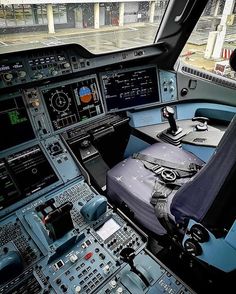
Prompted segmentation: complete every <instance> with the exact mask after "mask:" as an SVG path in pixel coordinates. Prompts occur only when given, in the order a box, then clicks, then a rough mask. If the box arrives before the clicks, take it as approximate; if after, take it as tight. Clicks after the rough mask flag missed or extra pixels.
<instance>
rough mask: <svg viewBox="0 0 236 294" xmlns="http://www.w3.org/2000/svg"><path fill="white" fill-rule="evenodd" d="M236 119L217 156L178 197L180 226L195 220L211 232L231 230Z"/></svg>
mask: <svg viewBox="0 0 236 294" xmlns="http://www.w3.org/2000/svg"><path fill="white" fill-rule="evenodd" d="M235 189H236V115H235V116H234V118H233V119H232V121H231V123H230V125H229V126H228V128H227V130H226V132H225V134H224V136H223V137H222V139H221V141H220V143H219V145H218V147H217V148H216V151H215V153H214V155H213V156H212V157H211V159H210V160H209V162H208V163H207V164H206V165H205V166H204V167H203V168H202V169H201V171H200V172H199V173H198V174H197V175H196V176H195V177H194V178H193V179H192V180H191V181H190V182H188V183H187V184H186V185H184V186H182V187H181V188H180V189H179V190H178V191H177V193H176V194H175V196H174V198H173V200H172V203H171V207H170V209H171V213H172V214H173V215H174V217H175V220H176V222H177V223H185V222H186V221H187V220H188V219H190V218H191V219H194V220H195V221H197V222H200V223H202V224H203V225H204V226H205V227H207V228H208V229H209V230H212V229H215V228H216V229H224V228H226V229H228V228H230V227H231V225H232V223H233V221H234V220H235V218H236V195H235Z"/></svg>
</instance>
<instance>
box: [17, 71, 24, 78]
mask: <svg viewBox="0 0 236 294" xmlns="http://www.w3.org/2000/svg"><path fill="white" fill-rule="evenodd" d="M17 74H18V77H19V78H24V77H25V76H26V72H25V71H24V70H20V71H18V73H17Z"/></svg>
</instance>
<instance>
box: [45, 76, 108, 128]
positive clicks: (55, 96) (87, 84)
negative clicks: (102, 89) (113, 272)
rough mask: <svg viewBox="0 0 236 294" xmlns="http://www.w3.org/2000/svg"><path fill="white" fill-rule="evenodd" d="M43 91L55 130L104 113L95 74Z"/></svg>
mask: <svg viewBox="0 0 236 294" xmlns="http://www.w3.org/2000/svg"><path fill="white" fill-rule="evenodd" d="M42 93H43V96H44V99H45V102H46V105H47V109H48V113H49V115H50V118H51V121H52V125H53V128H54V130H59V129H62V128H64V127H67V126H70V125H73V124H75V123H78V122H81V121H85V120H88V119H89V118H91V117H95V116H97V115H100V114H102V113H104V110H103V105H102V102H101V99H100V95H99V91H98V84H97V79H96V78H95V76H94V77H87V78H86V79H83V80H78V81H75V82H74V83H70V84H65V85H63V86H58V87H54V88H50V89H43V90H42Z"/></svg>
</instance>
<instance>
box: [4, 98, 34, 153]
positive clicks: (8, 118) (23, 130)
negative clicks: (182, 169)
mask: <svg viewBox="0 0 236 294" xmlns="http://www.w3.org/2000/svg"><path fill="white" fill-rule="evenodd" d="M0 133H1V134H2V135H3V134H7V135H5V136H4V139H2V140H0V151H2V150H3V149H7V148H10V147H13V146H15V145H18V144H21V143H24V142H27V141H29V140H32V139H34V138H35V135H34V132H33V128H32V126H31V123H30V120H29V116H28V114H27V111H26V108H25V105H24V103H23V99H22V97H20V96H19V97H15V98H13V99H8V100H3V101H0Z"/></svg>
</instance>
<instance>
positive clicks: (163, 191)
mask: <svg viewBox="0 0 236 294" xmlns="http://www.w3.org/2000/svg"><path fill="white" fill-rule="evenodd" d="M168 186H170V187H168ZM171 186H175V188H176V185H174V184H169V183H168V184H166V183H164V182H161V181H159V180H158V179H156V181H155V184H154V188H153V191H152V198H151V201H150V203H151V204H152V205H153V206H154V209H155V214H156V217H157V218H158V220H159V222H160V223H161V224H162V226H163V227H164V228H165V229H166V230H167V231H168V232H169V233H174V226H173V224H172V222H171V220H170V218H169V216H168V213H167V199H168V196H169V195H170V194H171V192H172V191H173V190H174V189H173V187H171Z"/></svg>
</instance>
